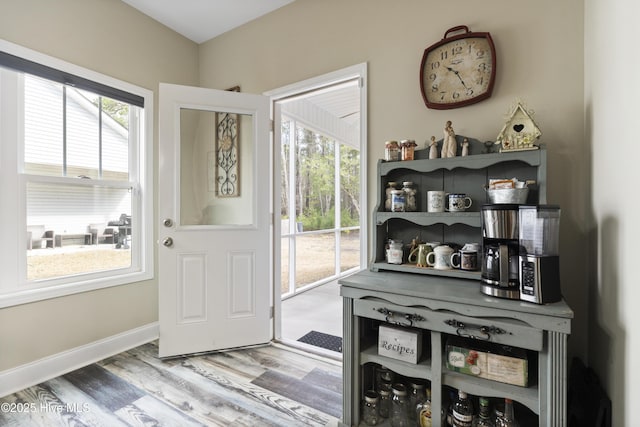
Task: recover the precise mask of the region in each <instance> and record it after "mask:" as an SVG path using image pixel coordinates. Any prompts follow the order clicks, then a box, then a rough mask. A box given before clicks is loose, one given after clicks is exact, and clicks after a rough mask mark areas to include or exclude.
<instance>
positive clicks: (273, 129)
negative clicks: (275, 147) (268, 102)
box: [270, 119, 276, 132]
mask: <svg viewBox="0 0 640 427" xmlns="http://www.w3.org/2000/svg"><path fill="white" fill-rule="evenodd" d="M270 121H271V124H270V126H271V132H275V131H276V123H275V122H274V121H273V119H271V120H270Z"/></svg>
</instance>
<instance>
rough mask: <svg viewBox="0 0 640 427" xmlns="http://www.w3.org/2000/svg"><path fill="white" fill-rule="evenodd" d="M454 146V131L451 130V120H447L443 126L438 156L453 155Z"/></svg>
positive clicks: (454, 153) (454, 152)
mask: <svg viewBox="0 0 640 427" xmlns="http://www.w3.org/2000/svg"><path fill="white" fill-rule="evenodd" d="M456 148H457V147H456V133H455V132H454V130H453V126H452V123H451V120H448V121H447V124H446V126H445V127H444V139H443V140H442V153H441V154H440V157H442V158H445V157H455V156H456Z"/></svg>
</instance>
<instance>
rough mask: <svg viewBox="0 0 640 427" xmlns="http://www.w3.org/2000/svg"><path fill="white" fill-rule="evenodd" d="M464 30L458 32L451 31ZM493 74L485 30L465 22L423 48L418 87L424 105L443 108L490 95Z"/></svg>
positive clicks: (490, 43) (492, 53)
mask: <svg viewBox="0 0 640 427" xmlns="http://www.w3.org/2000/svg"><path fill="white" fill-rule="evenodd" d="M459 31H464V32H463V33H461V34H457V35H451V36H449V34H450V33H456V32H459ZM495 77H496V50H495V47H494V45H493V40H492V39H491V35H490V34H489V33H475V32H471V31H469V28H468V27H467V26H465V25H459V26H457V27H453V28H450V29H448V30H447V31H446V32H445V33H444V37H443V38H442V40H440V41H438V42H436V43H434V44H432V45H431V46H429V47H428V48H426V49H425V51H424V54H423V55H422V62H421V64H420V90H421V92H422V98H423V99H424V102H425V104H426V105H427V107H428V108H433V109H436V110H447V109H451V108H459V107H464V106H466V105H471V104H475V103H476V102H480V101H482V100H484V99H487V98H489V97H490V96H491V92H492V91H493V83H494V81H495Z"/></svg>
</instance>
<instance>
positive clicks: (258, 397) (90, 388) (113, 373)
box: [0, 342, 342, 427]
mask: <svg viewBox="0 0 640 427" xmlns="http://www.w3.org/2000/svg"><path fill="white" fill-rule="evenodd" d="M157 350H158V349H157V343H155V342H153V343H149V344H145V345H142V346H140V347H136V348H134V349H132V350H129V351H127V352H124V353H121V354H118V355H116V356H113V357H110V358H108V359H105V360H103V361H101V362H98V363H95V364H92V365H89V366H87V367H84V368H81V369H78V370H77V371H74V372H71V373H69V374H66V375H63V376H61V377H58V378H54V379H52V380H50V381H47V382H44V383H42V384H39V385H36V386H33V387H30V388H27V389H25V390H22V391H20V392H18V393H15V394H12V395H9V396H6V397H4V398H2V399H0V426H11V427H14V426H15V427H29V426H37V427H41V426H46V427H53V426H106V427H117V426H170V427H183V426H240V427H242V426H247V427H248V426H252V427H253V426H286V427H288V426H335V425H337V420H338V418H340V415H341V413H342V368H341V366H340V365H338V364H335V363H331V362H327V361H324V360H319V359H317V358H312V357H307V356H305V355H303V354H299V353H296V352H292V351H289V350H286V349H282V348H279V347H275V346H267V347H260V348H252V349H242V350H235V351H230V352H224V353H213V354H207V355H199V356H191V357H183V358H177V359H171V360H164V361H163V360H160V359H158V358H157V354H158V351H157Z"/></svg>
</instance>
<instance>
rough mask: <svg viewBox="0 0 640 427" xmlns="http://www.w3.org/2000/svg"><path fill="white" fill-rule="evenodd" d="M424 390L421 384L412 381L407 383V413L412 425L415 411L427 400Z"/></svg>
mask: <svg viewBox="0 0 640 427" xmlns="http://www.w3.org/2000/svg"><path fill="white" fill-rule="evenodd" d="M424 388H425V385H424V383H422V382H419V381H412V382H410V383H409V398H408V401H409V403H408V405H409V408H408V413H409V421H410V422H411V424H412V425H416V419H417V416H416V411H417V409H418V405H422V403H423V402H424V401H425V400H426V399H427V395H426V394H425V391H424Z"/></svg>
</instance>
